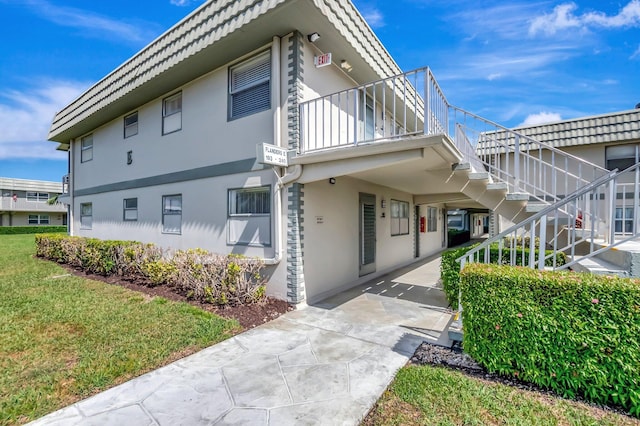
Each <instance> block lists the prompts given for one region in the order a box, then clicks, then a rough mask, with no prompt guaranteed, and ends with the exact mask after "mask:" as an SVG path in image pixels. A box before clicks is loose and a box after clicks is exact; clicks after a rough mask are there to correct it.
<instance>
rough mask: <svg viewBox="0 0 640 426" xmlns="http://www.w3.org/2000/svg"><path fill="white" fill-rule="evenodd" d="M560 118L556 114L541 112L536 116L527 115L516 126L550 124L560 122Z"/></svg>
mask: <svg viewBox="0 0 640 426" xmlns="http://www.w3.org/2000/svg"><path fill="white" fill-rule="evenodd" d="M560 120H562V117H561V116H560V114H558V113H556V112H546V111H542V112H539V113H537V114H529V115H528V116H527V118H525V119H524V121H523V122H522V123H520V124H519V125H518V126H535V125H538V124H545V123H552V122H554V121H560Z"/></svg>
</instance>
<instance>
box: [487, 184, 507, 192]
mask: <svg viewBox="0 0 640 426" xmlns="http://www.w3.org/2000/svg"><path fill="white" fill-rule="evenodd" d="M487 190H488V191H508V190H509V185H508V184H506V183H505V182H495V183H488V184H487Z"/></svg>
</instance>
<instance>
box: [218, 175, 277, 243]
mask: <svg viewBox="0 0 640 426" xmlns="http://www.w3.org/2000/svg"><path fill="white" fill-rule="evenodd" d="M228 242H229V244H243V245H255V246H269V245H271V187H269V186H260V187H255V188H237V189H230V190H229V220H228Z"/></svg>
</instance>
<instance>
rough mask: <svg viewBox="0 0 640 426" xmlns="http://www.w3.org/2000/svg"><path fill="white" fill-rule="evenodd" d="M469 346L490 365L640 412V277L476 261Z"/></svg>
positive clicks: (466, 290)
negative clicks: (632, 278)
mask: <svg viewBox="0 0 640 426" xmlns="http://www.w3.org/2000/svg"><path fill="white" fill-rule="evenodd" d="M461 287H462V300H463V309H464V349H465V351H466V352H468V353H469V355H471V356H472V357H473V358H474V359H475V360H476V361H478V362H479V363H481V364H482V365H484V366H485V367H486V368H487V369H488V370H489V371H492V372H497V373H500V374H505V375H510V376H517V377H518V378H520V379H522V380H524V381H527V382H531V383H535V384H537V385H539V386H543V387H545V388H549V389H553V390H554V391H556V392H558V393H559V394H561V395H564V396H567V397H574V396H576V395H581V396H582V397H584V398H586V399H587V400H589V401H593V402H596V403H601V404H607V405H618V406H621V407H623V408H624V409H625V410H627V411H628V412H629V413H631V414H632V415H634V416H636V417H640V280H631V279H624V278H617V277H606V276H599V275H591V274H578V273H570V272H547V271H538V270H532V269H529V268H522V267H505V266H498V265H483V264H471V265H468V266H466V267H465V268H464V270H463V271H462V273H461Z"/></svg>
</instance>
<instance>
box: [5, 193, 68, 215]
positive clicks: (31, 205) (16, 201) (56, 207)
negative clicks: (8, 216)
mask: <svg viewBox="0 0 640 426" xmlns="http://www.w3.org/2000/svg"><path fill="white" fill-rule="evenodd" d="M0 211H5V212H42V213H65V212H66V211H67V208H66V207H65V205H64V204H62V203H59V202H58V203H55V204H49V203H47V202H43V201H27V200H26V199H24V198H14V197H13V196H2V197H0Z"/></svg>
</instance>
